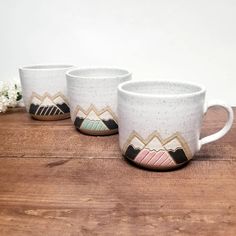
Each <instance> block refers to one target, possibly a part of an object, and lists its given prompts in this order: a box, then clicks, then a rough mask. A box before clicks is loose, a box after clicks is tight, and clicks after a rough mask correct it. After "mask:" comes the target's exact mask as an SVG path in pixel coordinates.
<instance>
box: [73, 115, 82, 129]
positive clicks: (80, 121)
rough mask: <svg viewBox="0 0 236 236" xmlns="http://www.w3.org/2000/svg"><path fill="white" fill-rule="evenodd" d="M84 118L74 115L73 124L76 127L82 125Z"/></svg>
mask: <svg viewBox="0 0 236 236" xmlns="http://www.w3.org/2000/svg"><path fill="white" fill-rule="evenodd" d="M83 121H84V119H83V118H80V117H78V116H77V117H76V119H75V122H74V125H75V127H76V128H80V126H81V125H82V123H83Z"/></svg>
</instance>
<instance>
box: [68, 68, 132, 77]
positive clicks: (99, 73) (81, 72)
mask: <svg viewBox="0 0 236 236" xmlns="http://www.w3.org/2000/svg"><path fill="white" fill-rule="evenodd" d="M129 74H130V73H129V72H128V71H127V70H123V69H115V68H89V69H74V70H71V71H69V72H68V75H70V76H72V77H79V78H98V79H99V78H113V77H114V78H115V77H123V76H127V75H129Z"/></svg>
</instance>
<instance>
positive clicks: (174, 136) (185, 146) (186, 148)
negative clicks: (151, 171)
mask: <svg viewBox="0 0 236 236" xmlns="http://www.w3.org/2000/svg"><path fill="white" fill-rule="evenodd" d="M154 137H156V138H157V139H158V140H159V141H160V143H161V144H162V145H163V146H164V145H166V144H167V143H169V142H170V141H171V140H173V139H177V140H178V141H179V142H180V144H181V146H182V148H183V149H184V152H185V154H186V156H187V158H188V160H190V159H191V158H192V153H191V150H190V148H189V146H188V144H187V142H186V141H185V140H184V138H183V136H182V135H181V134H180V133H179V132H176V133H174V134H172V135H171V136H169V137H168V138H166V139H162V138H161V136H160V134H159V133H158V132H157V131H154V132H153V133H151V134H150V135H148V137H147V138H146V139H144V138H143V137H141V136H140V135H139V134H138V133H137V132H136V131H133V132H132V133H131V134H130V135H129V138H128V139H127V141H126V142H125V144H124V145H123V150H122V152H123V154H125V151H126V150H127V148H128V146H129V145H130V142H131V140H132V139H133V138H137V139H139V140H140V141H141V142H142V143H143V144H144V145H145V146H146V145H147V144H148V143H149V142H150V141H151V140H152V139H153V138H154ZM177 148H178V147H176V149H177Z"/></svg>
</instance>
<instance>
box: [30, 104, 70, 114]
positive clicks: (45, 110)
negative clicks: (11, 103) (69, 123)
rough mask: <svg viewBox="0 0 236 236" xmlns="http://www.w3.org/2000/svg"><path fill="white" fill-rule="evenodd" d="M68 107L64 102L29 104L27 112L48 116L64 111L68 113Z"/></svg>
mask: <svg viewBox="0 0 236 236" xmlns="http://www.w3.org/2000/svg"><path fill="white" fill-rule="evenodd" d="M69 112H70V108H69V107H68V105H67V104H66V103H62V104H55V105H52V106H41V105H35V104H33V103H32V104H31V105H30V108H29V113H30V114H33V115H41V116H49V115H59V114H64V113H69Z"/></svg>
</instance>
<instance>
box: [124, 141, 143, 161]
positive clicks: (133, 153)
mask: <svg viewBox="0 0 236 236" xmlns="http://www.w3.org/2000/svg"><path fill="white" fill-rule="evenodd" d="M140 151H141V150H140V149H138V148H137V149H136V148H134V147H133V146H132V145H129V146H128V148H127V150H126V152H125V156H126V157H128V158H129V159H131V160H134V158H135V157H136V156H137V155H138V154H139V152H140Z"/></svg>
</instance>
